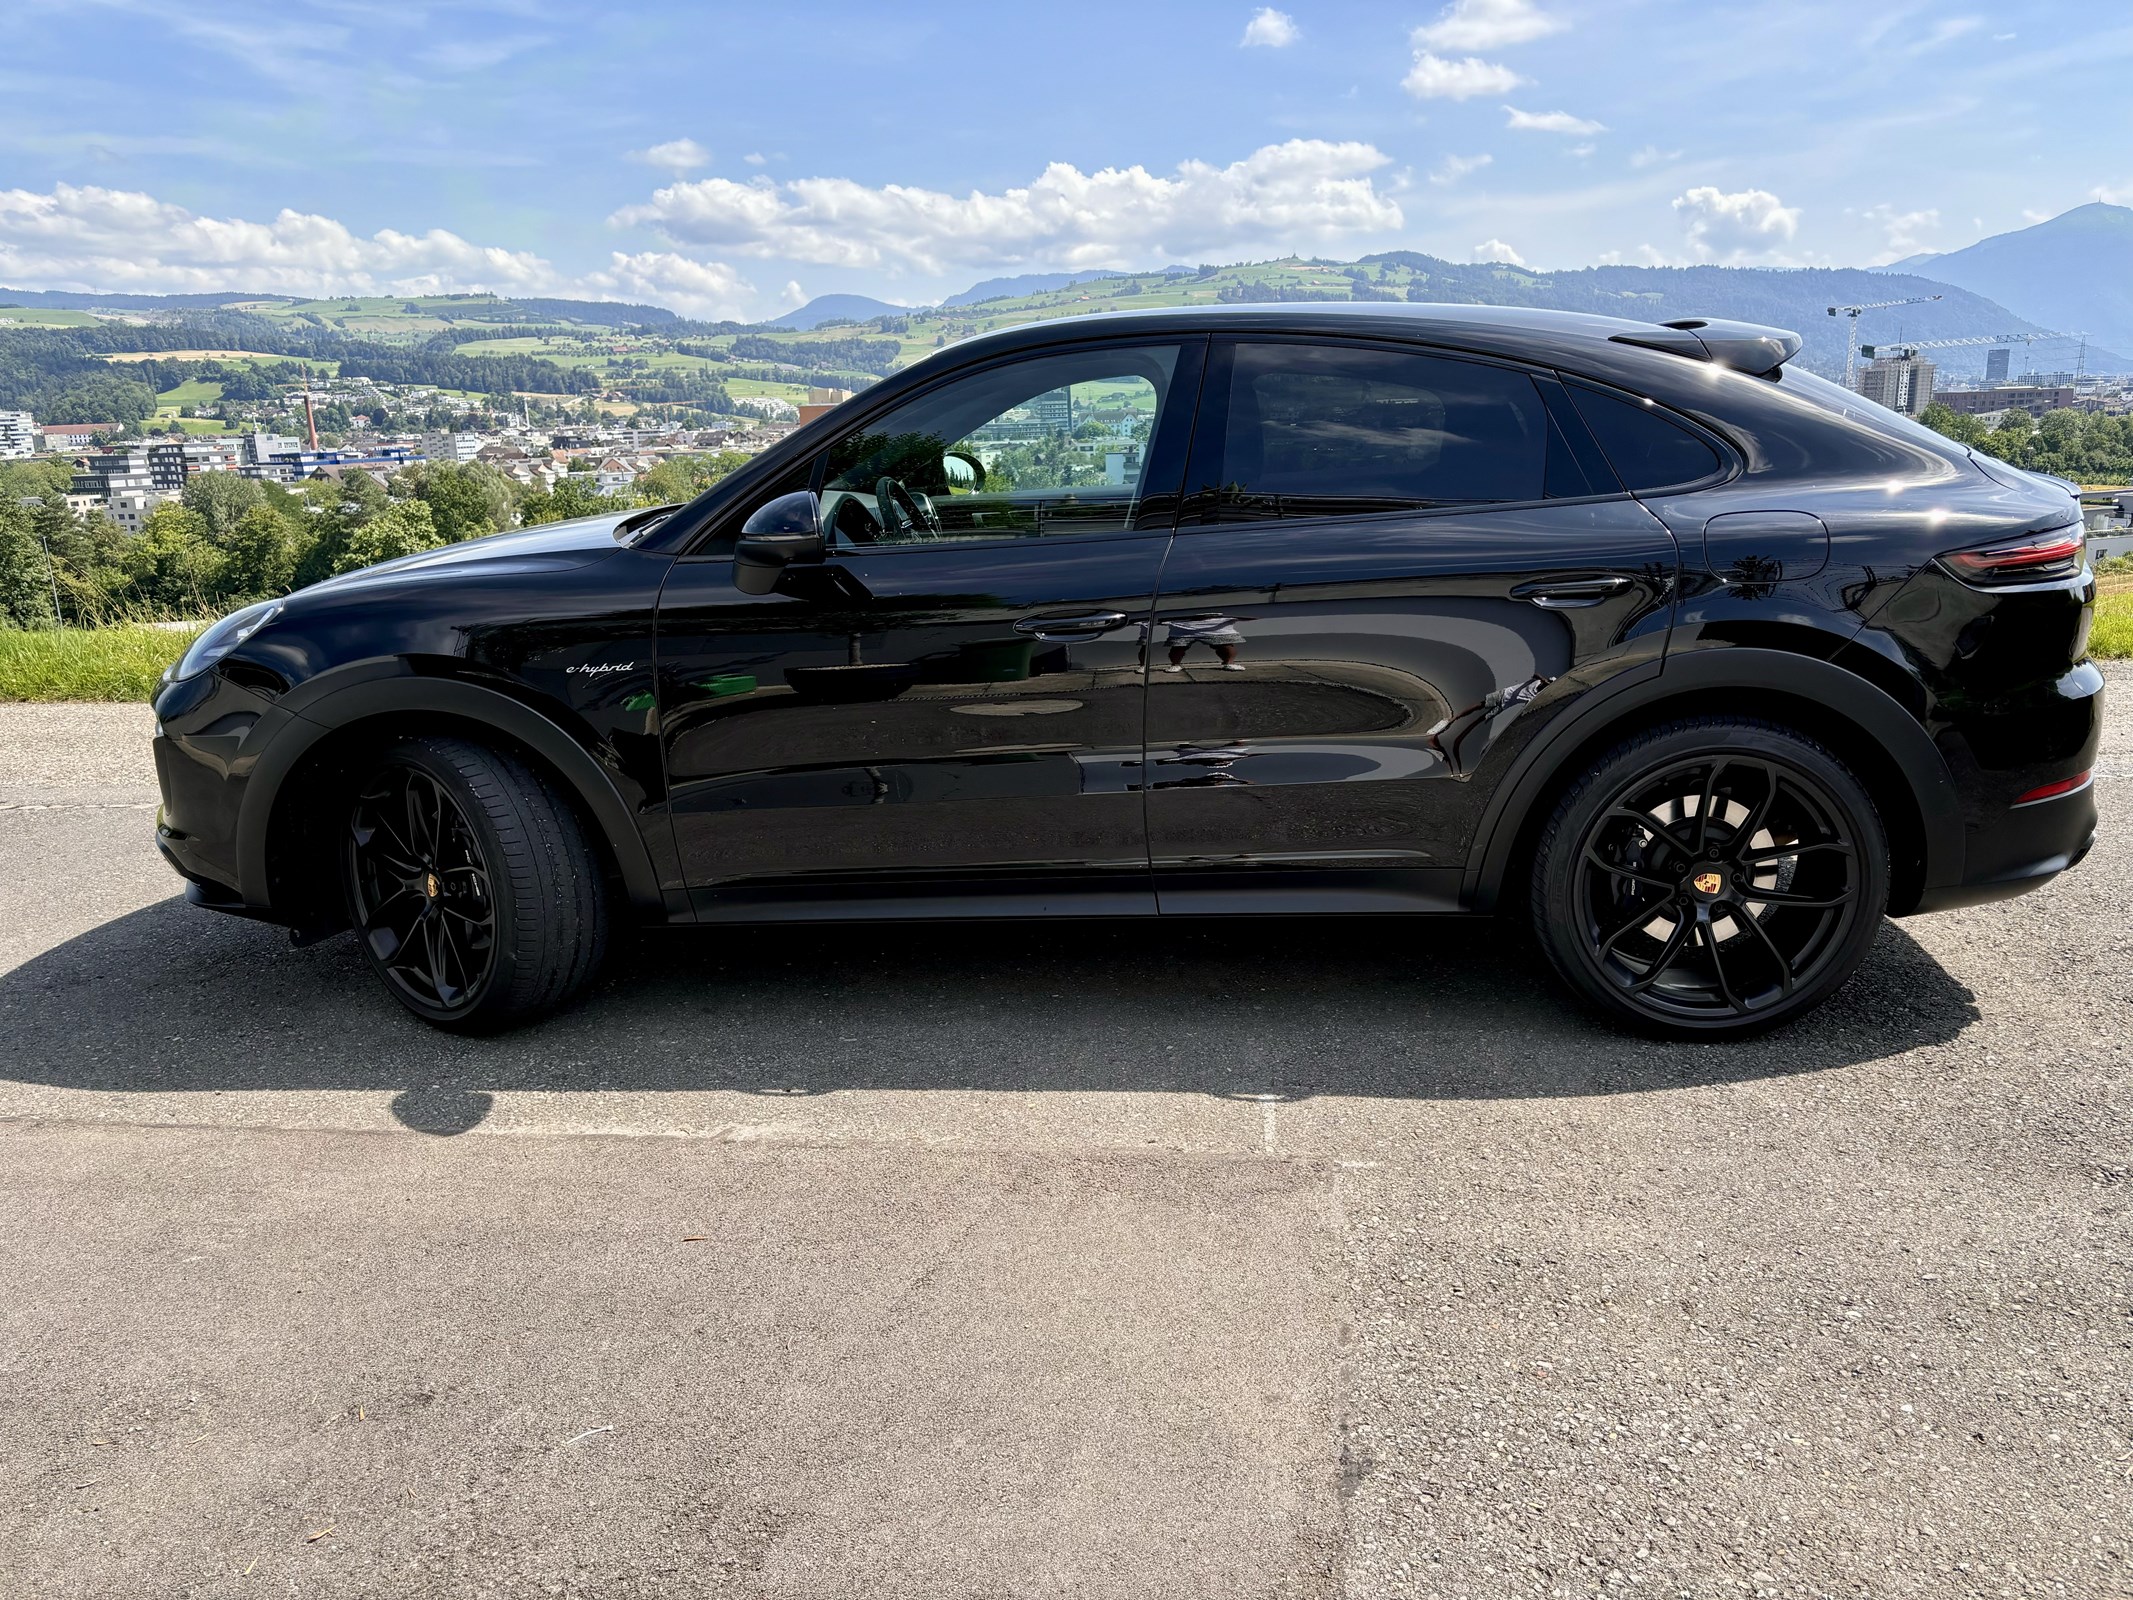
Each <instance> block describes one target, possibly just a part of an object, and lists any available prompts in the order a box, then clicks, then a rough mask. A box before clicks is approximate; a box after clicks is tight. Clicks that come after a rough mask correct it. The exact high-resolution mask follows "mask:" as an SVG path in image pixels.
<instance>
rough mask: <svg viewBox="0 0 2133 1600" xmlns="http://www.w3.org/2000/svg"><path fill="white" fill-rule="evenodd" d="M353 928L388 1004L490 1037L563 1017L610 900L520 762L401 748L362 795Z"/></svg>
mask: <svg viewBox="0 0 2133 1600" xmlns="http://www.w3.org/2000/svg"><path fill="white" fill-rule="evenodd" d="M342 866H343V873H344V878H345V882H346V887H347V893H348V905H349V916H350V919H351V920H352V921H353V923H354V924H355V928H356V932H357V935H358V937H359V938H360V939H361V941H362V945H363V953H364V955H365V956H366V957H367V958H368V960H369V962H370V965H371V967H372V969H373V970H375V971H376V972H377V974H378V976H379V977H380V978H381V979H383V980H384V983H385V987H386V988H387V989H389V990H390V991H391V992H392V995H393V997H394V998H395V999H396V1000H398V1001H399V1002H400V1003H401V1004H402V1005H403V1006H405V1007H407V1009H408V1010H410V1011H412V1012H413V1013H414V1014H415V1015H416V1016H418V1017H420V1018H422V1020H423V1021H425V1022H428V1023H431V1024H432V1025H434V1026H436V1027H440V1028H449V1029H452V1030H454V1031H458V1032H467V1033H479V1032H491V1031H494V1030H496V1029H500V1028H507V1027H511V1026H513V1025H515V1024H517V1023H521V1022H525V1021H529V1020H530V1019H532V1018H533V1017H536V1016H539V1015H540V1014H542V1013H543V1012H547V1011H551V1010H553V1009H555V1008H556V1007H557V1006H560V1005H562V1004H563V1003H564V1002H565V1001H567V1000H568V999H570V998H571V996H572V995H574V994H576V993H577V992H578V991H579V990H580V989H582V988H583V987H584V986H585V984H586V983H587V982H588V981H589V980H590V979H591V978H592V976H593V974H594V972H595V971H596V970H597V969H598V967H599V964H600V960H601V957H602V956H603V954H604V953H605V950H606V945H607V935H608V925H609V920H610V913H609V906H608V895H607V891H606V885H605V882H604V879H603V876H602V874H601V871H600V862H599V858H598V856H597V855H596V854H595V852H594V849H593V846H592V843H591V841H590V840H589V839H588V838H587V837H586V833H585V829H584V827H583V825H582V824H581V823H580V822H579V820H578V817H577V814H576V813H575V812H574V811H573V810H572V809H571V807H570V804H569V803H568V801H566V800H565V799H564V797H563V796H562V794H561V793H560V792H558V790H557V789H556V787H555V785H554V784H553V783H551V782H550V781H549V780H548V779H547V778H546V777H544V776H543V775H542V774H541V773H539V772H538V771H536V770H535V769H534V768H533V767H531V766H529V765H528V764H527V763H526V762H525V761H523V760H521V759H520V758H519V757H517V756H515V755H512V754H510V753H507V752H505V751H502V750H496V749H491V748H489V747H487V746H484V745H479V744H474V743H471V742H469V741H467V740H463V739H453V738H443V737H425V738H415V739H404V740H400V741H398V742H396V743H394V744H392V745H390V746H387V747H386V748H384V749H382V750H380V751H379V752H377V754H376V755H375V756H374V757H373V758H372V759H371V760H370V761H368V762H366V763H365V764H364V765H363V767H362V769H361V773H360V776H359V777H358V778H357V781H356V784H355V792H354V794H353V796H352V799H351V803H350V806H349V810H348V816H347V822H346V827H345V830H344V835H343V848H342Z"/></svg>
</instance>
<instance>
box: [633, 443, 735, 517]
mask: <svg viewBox="0 0 2133 1600" xmlns="http://www.w3.org/2000/svg"><path fill="white" fill-rule="evenodd" d="M749 460H750V458H749V457H747V456H744V455H742V454H741V452H740V451H738V450H721V451H719V452H718V453H717V454H715V455H708V456H695V455H689V456H669V457H667V459H666V460H664V461H662V462H660V463H659V464H658V465H657V466H655V467H653V468H652V470H651V471H649V472H647V473H646V474H645V475H644V476H643V477H641V478H639V479H638V480H637V484H636V489H637V498H638V499H639V500H641V501H642V502H643V503H644V504H646V505H648V506H667V505H681V504H684V503H686V502H687V501H690V500H694V499H695V498H696V497H697V496H698V495H700V494H702V493H703V492H704V491H705V490H706V489H708V488H710V487H711V485H713V484H714V483H717V482H718V481H719V480H720V479H721V478H723V477H725V476H726V475H727V474H728V473H729V472H732V471H733V470H734V469H735V468H736V467H743V466H746V465H747V464H748V462H749Z"/></svg>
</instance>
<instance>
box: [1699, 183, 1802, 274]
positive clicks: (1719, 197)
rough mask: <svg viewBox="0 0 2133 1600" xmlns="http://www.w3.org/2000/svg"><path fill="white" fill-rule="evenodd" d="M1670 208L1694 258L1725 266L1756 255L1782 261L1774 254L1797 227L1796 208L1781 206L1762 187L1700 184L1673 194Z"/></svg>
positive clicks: (1787, 241)
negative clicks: (1729, 189) (1730, 189)
mask: <svg viewBox="0 0 2133 1600" xmlns="http://www.w3.org/2000/svg"><path fill="white" fill-rule="evenodd" d="M1674 210H1675V213H1676V214H1677V215H1679V216H1680V218H1681V221H1682V226H1683V228H1684V230H1685V231H1686V233H1687V235H1688V241H1689V249H1690V251H1691V252H1692V253H1693V254H1694V255H1695V257H1696V259H1697V260H1699V261H1719V262H1723V263H1726V264H1728V265H1741V264H1744V263H1747V262H1750V261H1755V260H1763V261H1773V260H1774V261H1775V262H1776V263H1777V264H1783V262H1784V260H1785V258H1784V257H1782V256H1774V254H1773V253H1774V252H1775V251H1776V250H1777V249H1778V247H1779V246H1781V245H1786V244H1790V243H1791V242H1792V236H1793V234H1794V233H1796V232H1797V231H1798V229H1799V226H1800V211H1799V208H1798V207H1797V206H1788V205H1786V204H1785V203H1784V202H1782V201H1781V200H1779V199H1778V197H1777V196H1776V195H1774V194H1772V193H1770V192H1769V191H1768V190H1767V189H1742V190H1740V191H1739V192H1738V193H1736V194H1726V193H1723V192H1721V191H1720V190H1718V189H1715V188H1713V187H1711V186H1709V185H1705V186H1703V187H1702V188H1697V189H1691V190H1689V191H1688V192H1687V193H1686V194H1682V195H1677V196H1676V197H1675V199H1674Z"/></svg>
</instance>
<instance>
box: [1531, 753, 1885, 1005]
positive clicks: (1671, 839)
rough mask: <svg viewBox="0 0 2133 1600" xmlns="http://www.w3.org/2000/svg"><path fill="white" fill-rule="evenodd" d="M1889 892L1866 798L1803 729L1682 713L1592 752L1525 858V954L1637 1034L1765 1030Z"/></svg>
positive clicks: (1826, 988) (1800, 999)
mask: <svg viewBox="0 0 2133 1600" xmlns="http://www.w3.org/2000/svg"><path fill="white" fill-rule="evenodd" d="M1887 900H1888V844H1887V837H1886V834H1885V833H1884V831H1883V828H1882V824H1881V819H1880V816H1879V815H1878V814H1877V812H1876V811H1875V809H1874V803H1873V800H1872V797H1871V796H1870V795H1869V794H1868V793H1867V791H1866V788H1865V786H1864V785H1863V784H1861V783H1860V782H1859V780H1858V778H1857V777H1856V776H1854V774H1853V773H1852V772H1851V770H1850V769H1849V768H1848V767H1846V766H1845V765H1844V763H1843V762H1841V761H1839V760H1838V759H1837V757H1836V756H1835V755H1833V754H1832V753H1831V752H1829V751H1828V750H1826V749H1824V748H1823V747H1822V746H1821V745H1819V744H1817V743H1815V742H1814V741H1813V740H1811V739H1809V738H1807V737H1805V736H1804V735H1802V734H1800V733H1798V732H1796V731H1794V730H1792V729H1789V728H1785V727H1781V726H1779V725H1777V724H1774V723H1768V722H1762V721H1758V720H1753V719H1747V718H1727V717H1695V718H1689V719H1684V720H1682V721H1679V722H1675V723H1670V724H1668V725H1666V726H1664V727H1660V728H1655V729H1652V730H1650V731H1649V732H1645V733H1642V734H1639V735H1637V736H1636V737H1634V738H1631V739H1629V740H1626V741H1625V742H1624V743H1622V744H1620V745H1618V746H1616V747H1615V748H1614V749H1612V750H1610V751H1608V752H1607V753H1606V754H1605V755H1604V756H1602V757H1601V758H1600V760H1599V761H1598V762H1597V763H1596V764H1595V765H1594V766H1593V768H1592V769H1591V770H1590V771H1589V772H1588V773H1586V775H1585V776H1584V777H1583V778H1582V779H1581V780H1580V781H1579V782H1578V783H1576V784H1575V785H1573V786H1572V788H1571V789H1570V791H1569V793H1567V794H1566V795H1564V796H1563V798H1562V801H1561V803H1560V804H1558V805H1557V807H1556V808H1555V812H1554V814H1553V815H1552V816H1551V817H1550V819H1549V822H1548V826H1547V830H1546V832H1545V833H1544V834H1543V835H1542V838H1541V841H1540V846H1539V850H1538V852H1537V855H1536V858H1535V863H1534V879H1533V916H1534V925H1535V930H1536V932H1537V933H1538V934H1539V937H1540V942H1541V945H1542V947H1543V948H1544V949H1545V950H1546V951H1547V952H1548V956H1549V959H1550V960H1551V961H1552V962H1553V963H1554V965H1555V967H1556V970H1557V971H1558V972H1560V973H1561V974H1562V975H1563V977H1564V978H1565V979H1566V980H1567V981H1568V982H1569V984H1570V986H1571V987H1572V988H1573V989H1575V990H1577V991H1578V992H1579V993H1580V994H1582V995H1584V996H1585V997H1586V998H1588V999H1589V1000H1591V1001H1593V1002H1594V1003H1595V1004H1597V1005H1599V1006H1600V1007H1602V1008H1603V1009H1605V1010H1606V1011H1608V1012H1611V1013H1612V1014H1614V1015H1615V1016H1617V1017H1619V1018H1622V1019H1624V1020H1626V1021H1629V1022H1632V1023H1635V1024H1637V1025H1639V1026H1641V1027H1644V1028H1646V1029H1649V1030H1652V1031H1656V1032H1661V1033H1667V1034H1672V1035H1676V1036H1691V1037H1700V1038H1711V1037H1714V1036H1720V1037H1722V1036H1726V1035H1737V1034H1743V1033H1751V1032H1755V1031H1758V1030H1760V1029H1763V1028H1769V1027H1774V1026H1776V1025H1777V1024H1779V1023H1781V1022H1785V1021H1788V1020H1790V1019H1792V1018H1794V1017H1797V1016H1800V1015H1801V1014H1803V1013H1805V1012H1807V1011H1810V1010H1812V1009H1813V1008H1814V1007H1816V1006H1818V1005H1820V1004H1821V1003H1822V1002H1823V1001H1824V1000H1826V999H1828V998H1829V996H1830V995H1831V994H1833V993H1834V992H1835V991H1836V990H1837V988H1838V987H1839V986H1840V985H1841V984H1843V982H1844V981H1845V979H1847V978H1849V977H1850V976H1851V975H1852V973H1853V972H1854V971H1855V970H1857V968H1858V966H1859V964H1860V962H1862V961H1864V960H1865V959H1866V953H1867V950H1868V947H1869V946H1870V945H1871V944H1872V943H1873V940H1874V935H1875V933H1876V932H1877V931H1878V929H1879V927H1880V923H1881V917H1882V912H1883V910H1884V908H1885V906H1886V904H1887Z"/></svg>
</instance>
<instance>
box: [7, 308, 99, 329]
mask: <svg viewBox="0 0 2133 1600" xmlns="http://www.w3.org/2000/svg"><path fill="white" fill-rule="evenodd" d="M97 320H98V319H97V318H95V317H92V316H91V315H89V313H88V312H86V311H57V310H47V309H46V308H44V307H43V306H0V327H9V326H13V327H17V328H93V327H95V326H96V324H97Z"/></svg>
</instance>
